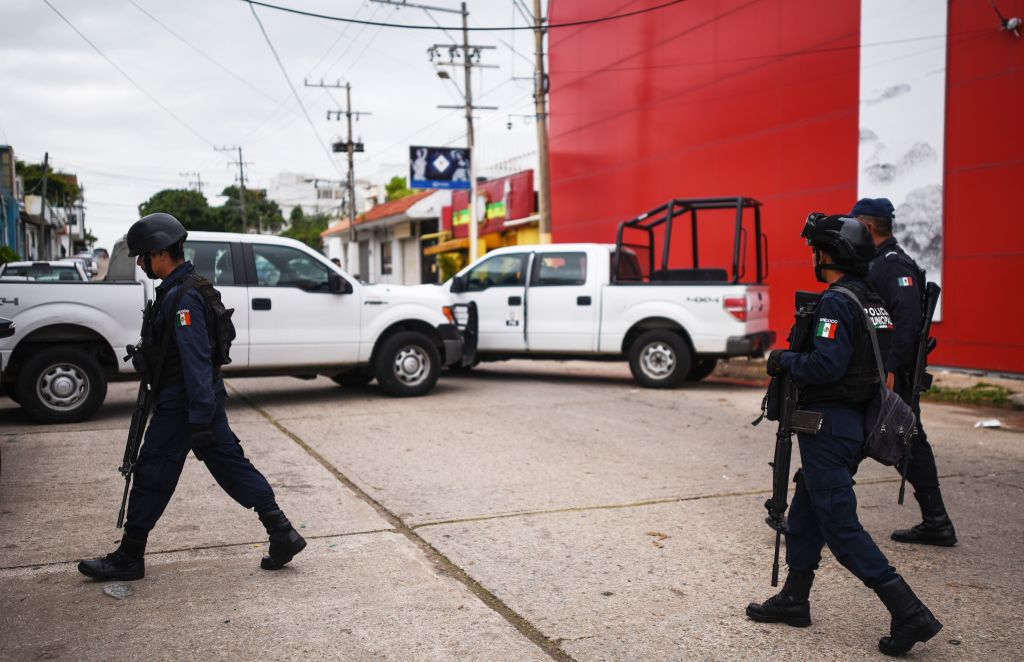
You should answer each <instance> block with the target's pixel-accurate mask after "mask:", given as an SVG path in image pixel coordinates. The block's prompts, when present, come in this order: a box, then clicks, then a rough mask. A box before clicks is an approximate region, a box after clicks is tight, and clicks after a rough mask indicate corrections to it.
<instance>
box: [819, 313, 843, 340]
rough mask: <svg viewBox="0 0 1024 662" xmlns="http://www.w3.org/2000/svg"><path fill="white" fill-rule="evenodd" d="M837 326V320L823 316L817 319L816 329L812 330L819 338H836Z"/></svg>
mask: <svg viewBox="0 0 1024 662" xmlns="http://www.w3.org/2000/svg"><path fill="white" fill-rule="evenodd" d="M838 328H839V320H830V319H825V318H824V317H823V318H821V319H820V320H818V330H817V331H815V332H814V335H816V336H817V337H819V338H828V339H829V340H835V339H836V329H838Z"/></svg>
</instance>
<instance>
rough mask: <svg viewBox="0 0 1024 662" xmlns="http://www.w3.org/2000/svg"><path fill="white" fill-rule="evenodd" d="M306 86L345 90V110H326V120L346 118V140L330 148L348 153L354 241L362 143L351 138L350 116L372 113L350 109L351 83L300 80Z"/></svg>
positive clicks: (351, 238) (350, 230)
mask: <svg viewBox="0 0 1024 662" xmlns="http://www.w3.org/2000/svg"><path fill="white" fill-rule="evenodd" d="M302 82H303V84H304V85H305V86H306V87H318V88H322V89H334V90H340V89H342V88H344V90H345V110H343V111H342V110H328V111H327V120H328V121H330V120H331V119H338V120H340V119H341V116H342V115H344V116H345V118H346V119H347V120H348V140H347V141H346V142H345V143H344V144H341V143H334V144H332V145H331V150H332V151H334V152H340V151H342V150H343V149H344V151H345V152H346V153H347V154H348V186H347V188H348V240H349V242H350V243H351V242H354V241H355V240H356V168H355V157H354V154H355V153H356V152H362V151H363V143H361V142H358V143H357V142H354V141H353V140H352V118H353V117H355V118H356V121H358V120H359V117H360V116H361V115H372V114H373V113H368V112H365V111H358V110H352V84H351V83H345V84H344V85H342V84H341V82H335V83H333V84H332V83H324V81H323V80H322V79H321V81H320V82H319V83H310V82H309V81H305V80H304V81H302Z"/></svg>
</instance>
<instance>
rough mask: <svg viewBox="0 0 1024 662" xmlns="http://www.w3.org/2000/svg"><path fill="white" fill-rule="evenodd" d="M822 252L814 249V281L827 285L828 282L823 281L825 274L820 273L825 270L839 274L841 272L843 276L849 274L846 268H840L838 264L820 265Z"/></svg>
mask: <svg viewBox="0 0 1024 662" xmlns="http://www.w3.org/2000/svg"><path fill="white" fill-rule="evenodd" d="M822 252H823V251H822V250H821V249H820V248H815V249H814V277H815V279H817V281H818V282H819V283H827V282H828V281H827V280H825V274H824V273H822V272H824V271H825V269H831V270H832V271H840V272H842V273H844V274H846V273H850V272H851V270H850V269H847V268H846V267H841V266H839V265H838V264H835V263H830V264H822V263H821V254H822Z"/></svg>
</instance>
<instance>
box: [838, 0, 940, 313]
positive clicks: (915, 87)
mask: <svg viewBox="0 0 1024 662" xmlns="http://www.w3.org/2000/svg"><path fill="white" fill-rule="evenodd" d="M947 15H948V8H947V2H946V1H945V0H862V1H861V26H860V41H861V50H860V148H859V150H858V178H857V197H858V198H864V197H869V198H882V197H885V198H889V199H890V200H892V203H893V205H894V206H895V207H896V217H895V226H894V232H893V234H895V235H896V239H897V240H898V241H899V243H900V245H901V246H902V247H903V248H904V250H906V251H907V253H908V254H910V256H911V257H913V258H914V259H915V260H916V261H917V263H918V265H920V266H921V268H923V269H925V270H926V271H927V272H928V280H933V281H935V282H936V283H939V284H940V285H941V284H942V220H943V196H942V185H943V162H944V154H945V126H946V40H947ZM941 306H942V302H941V301H940V302H939V308H938V309H936V312H935V319H936V320H938V319H941V310H942V308H941Z"/></svg>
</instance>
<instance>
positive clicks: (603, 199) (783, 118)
mask: <svg viewBox="0 0 1024 662" xmlns="http://www.w3.org/2000/svg"><path fill="white" fill-rule="evenodd" d="M657 4H659V3H658V1H657V0H643V1H641V2H637V3H633V4H631V5H629V7H628V8H629V9H630V10H633V9H641V8H643V7H644V6H650V7H653V6H656V5H657ZM999 4H1000V7H1001V9H1002V11H1003V13H1004V14H1007V13H1008V15H1010V16H1020V15H1021V14H1022V12H1024V3H1022V2H1020V1H1007V2H1003V3H999ZM623 11H624V10H623V7H622V3H621V2H619V1H617V0H594V1H593V2H588V3H579V2H568V1H567V0H551V4H550V11H549V14H550V21H551V23H553V24H557V23H565V22H570V21H576V20H581V19H588V18H593V17H594V16H606V15H612V14H616V13H622V12H623ZM549 54H550V55H549V59H550V67H549V70H550V77H551V85H550V90H551V92H550V125H549V132H550V154H551V156H550V164H551V189H552V231H553V235H554V238H555V240H556V241H560V242H570V241H602V242H603V241H614V238H615V229H616V226H617V224H618V222H619V221H622V220H624V219H628V218H631V217H633V216H635V215H637V214H639V213H641V212H643V211H645V210H647V209H649V208H652V207H655V206H657V205H658V204H661V203H664V202H665V201H667V200H668V199H670V198H686V197H708V196H721V195H744V196H750V197H754V198H756V199H758V200H760V201H761V202H762V203H763V210H762V211H763V217H764V221H765V228H766V235H767V240H768V245H769V246H770V249H769V253H768V255H769V259H768V264H769V276H768V283H769V284H770V286H771V297H772V302H773V305H772V312H771V322H772V326H773V328H774V329H775V330H776V331H778V332H779V333H780V337H781V338H784V337H785V332H786V330H787V329H788V328H789V325H790V322H791V315H792V311H791V302H792V300H793V292H794V291H795V290H798V289H820V287H821V285H820V284H817V283H815V281H814V278H813V274H812V273H811V270H810V268H809V266H808V265H809V262H808V259H809V258H808V250H807V247H806V246H805V245H804V244H803V242H802V241H801V240H800V238H799V236H798V235H799V232H800V228H801V227H802V224H803V222H804V219H805V217H806V216H807V214H808V212H811V211H822V212H826V213H845V212H848V211H849V210H850V208H851V207H852V205H853V203H854V201H855V200H856V199H857V198H858V197H862V196H870V197H882V196H884V197H890V198H892V199H893V201H894V203H895V204H896V206H897V213H896V234H897V237H898V238H899V239H900V240H901V243H903V244H904V245H905V246H906V248H907V250H908V252H910V253H911V254H912V255H914V256H915V257H916V258H917V259H918V260H919V261H920V262H921V263H922V264H923V265H924V266H925V267H926V268H927V269H928V272H929V278H933V279H937V280H938V279H941V283H942V287H943V297H942V302H941V310H940V313H939V318H940V321H938V322H937V323H936V324H935V325H934V326H933V334H934V335H935V336H936V337H937V338H938V347H937V349H936V351H935V353H934V354H933V355H932V357H931V362H932V363H933V364H936V365H947V366H956V367H963V368H977V369H985V370H994V371H1006V372H1015V373H1024V338H1021V337H1020V336H1019V335H1017V334H1013V333H1006V331H1005V330H1006V329H1009V328H1015V327H1016V326H1018V323H1019V322H1020V321H1021V318H1022V317H1024V312H1022V311H1021V308H1020V306H1018V305H1017V304H1016V303H1015V302H1010V301H1008V300H1007V298H1006V295H1005V293H1004V292H1003V291H1002V290H1004V289H1005V287H1007V286H1009V284H1010V283H1013V282H1014V280H1015V277H1016V276H1017V274H1018V272H1019V270H1020V268H1021V267H1022V266H1024V224H1022V223H1019V222H1017V217H1018V216H1020V211H1019V205H1017V204H1016V203H1014V202H1013V199H1014V192H1015V190H1016V188H1017V186H1019V185H1020V183H1021V182H1024V122H1021V121H1020V120H1019V115H1020V109H1021V108H1024V40H1022V39H1018V38H1016V37H1015V36H1014V35H1013V34H1012V33H1010V32H1007V31H1005V30H1001V29H1000V20H999V18H998V17H997V16H996V15H995V13H994V12H993V11H992V7H991V6H990V4H989V3H987V2H958V1H953V0H949V1H948V2H947V1H946V0H835V1H834V2H820V1H818V0H760V1H755V2H721V1H720V0H689V1H688V2H684V3H678V4H673V5H670V6H667V7H663V8H660V9H656V10H654V11H651V12H647V13H643V14H638V15H635V16H631V17H628V18H622V19H616V20H613V21H607V22H602V23H595V24H590V25H582V26H578V27H573V28H566V29H559V30H552V31H551V34H550V44H549ZM723 239H724V238H723ZM747 248H748V250H751V251H752V250H753V247H752V246H748V247H747Z"/></svg>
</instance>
